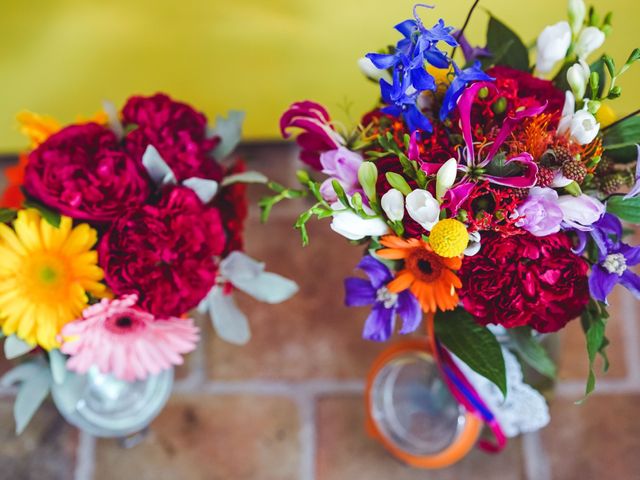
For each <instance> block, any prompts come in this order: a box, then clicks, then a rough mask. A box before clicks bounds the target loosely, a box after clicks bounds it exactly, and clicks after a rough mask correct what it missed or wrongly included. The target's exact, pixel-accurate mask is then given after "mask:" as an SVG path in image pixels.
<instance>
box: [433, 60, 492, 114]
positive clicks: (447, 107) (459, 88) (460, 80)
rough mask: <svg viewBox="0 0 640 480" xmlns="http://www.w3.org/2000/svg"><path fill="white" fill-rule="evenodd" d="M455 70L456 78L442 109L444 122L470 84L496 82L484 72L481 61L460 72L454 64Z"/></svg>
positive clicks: (445, 95) (448, 90) (450, 86)
mask: <svg viewBox="0 0 640 480" xmlns="http://www.w3.org/2000/svg"><path fill="white" fill-rule="evenodd" d="M453 70H454V73H455V76H454V77H453V80H452V81H451V85H449V88H448V89H447V91H446V93H445V94H444V100H443V101H442V107H441V108H440V120H442V121H444V119H445V118H447V117H448V116H449V114H450V113H451V112H452V111H453V109H454V108H456V104H457V102H458V99H459V98H460V95H462V92H463V91H464V89H465V88H466V87H467V85H468V84H469V83H471V82H478V81H483V82H491V81H493V80H494V78H492V77H490V76H489V75H487V74H486V73H485V72H483V71H482V68H481V67H480V62H479V61H476V62H475V63H474V64H473V65H472V66H471V67H469V68H465V69H464V70H460V69H459V68H458V66H457V65H456V64H455V63H454V64H453Z"/></svg>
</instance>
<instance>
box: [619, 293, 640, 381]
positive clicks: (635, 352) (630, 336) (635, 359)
mask: <svg viewBox="0 0 640 480" xmlns="http://www.w3.org/2000/svg"><path fill="white" fill-rule="evenodd" d="M621 310H622V311H623V312H625V313H624V315H623V316H622V330H623V332H624V339H623V342H624V354H625V360H626V363H627V365H626V367H627V378H628V380H629V382H630V383H631V384H633V385H634V386H636V387H638V388H640V350H639V349H638V340H640V332H639V331H638V315H637V313H636V307H635V299H634V298H633V297H632V296H631V295H630V294H629V293H628V292H625V294H624V296H623V297H622V309H621Z"/></svg>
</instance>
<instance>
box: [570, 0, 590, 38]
mask: <svg viewBox="0 0 640 480" xmlns="http://www.w3.org/2000/svg"><path fill="white" fill-rule="evenodd" d="M586 14H587V7H586V5H585V4H584V0H569V22H570V23H571V30H572V31H573V33H574V35H577V34H578V32H579V31H580V29H581V28H582V25H583V24H584V17H585V16H586Z"/></svg>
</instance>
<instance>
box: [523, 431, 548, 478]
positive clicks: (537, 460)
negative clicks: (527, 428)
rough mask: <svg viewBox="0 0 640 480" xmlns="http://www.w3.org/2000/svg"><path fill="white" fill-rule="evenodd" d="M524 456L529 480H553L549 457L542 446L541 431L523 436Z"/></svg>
mask: <svg viewBox="0 0 640 480" xmlns="http://www.w3.org/2000/svg"><path fill="white" fill-rule="evenodd" d="M522 455H523V456H524V470H525V475H526V477H527V479H528V480H551V465H550V464H549V456H548V454H547V451H546V450H545V449H544V446H543V445H542V439H541V438H540V431H537V432H530V433H525V434H524V435H522Z"/></svg>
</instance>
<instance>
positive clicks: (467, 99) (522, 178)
mask: <svg viewBox="0 0 640 480" xmlns="http://www.w3.org/2000/svg"><path fill="white" fill-rule="evenodd" d="M482 88H489V89H495V86H494V85H493V84H491V83H488V82H477V83H474V84H473V85H471V86H470V87H469V88H467V89H466V90H465V91H464V93H463V94H462V95H461V96H460V99H459V100H458V111H459V112H460V128H461V130H462V137H463V138H464V143H465V145H466V148H464V149H462V150H461V156H462V158H461V159H460V160H459V163H458V170H459V171H461V172H463V177H462V179H461V180H460V181H459V182H458V183H457V184H456V185H454V186H453V187H452V188H451V189H449V190H448V191H447V193H446V194H445V196H444V206H445V207H447V208H450V209H451V210H452V211H453V213H454V214H455V213H456V212H457V211H458V209H459V208H460V205H461V203H462V202H463V201H464V200H465V199H466V198H467V197H468V196H469V194H470V193H471V190H472V189H473V186H474V184H475V183H476V182H479V181H480V182H481V181H489V182H491V183H494V184H497V185H503V186H506V187H513V188H530V187H533V186H534V185H535V184H536V174H537V173H538V166H537V164H536V163H535V162H534V160H533V157H532V156H531V155H530V154H529V153H527V152H523V153H520V154H518V155H513V156H511V157H507V158H506V159H505V165H507V164H510V163H515V164H517V165H519V166H520V167H521V168H522V172H521V173H520V174H519V175H515V176H511V177H503V176H498V175H489V174H487V173H486V171H485V168H486V167H487V166H488V165H489V164H490V163H491V161H492V160H493V159H494V158H495V157H496V155H497V154H498V152H499V150H500V147H501V146H502V145H503V144H504V142H505V141H506V140H507V138H508V137H509V135H510V134H511V132H512V131H513V129H514V128H515V127H516V125H517V124H518V123H519V122H520V121H522V119H524V118H526V117H532V116H534V115H538V114H539V113H541V112H542V111H544V110H545V108H547V104H546V103H544V104H543V105H539V106H536V107H530V108H525V109H523V110H517V111H514V112H510V113H509V114H508V115H507V117H506V118H505V120H504V122H503V124H502V128H501V129H500V131H499V132H498V135H497V136H496V138H495V140H494V141H493V143H492V144H490V148H489V150H488V152H487V153H486V155H483V154H482V153H483V151H482V150H483V149H480V150H479V151H478V152H477V154H476V152H475V149H474V143H473V136H472V133H471V108H472V106H473V102H474V100H475V99H476V97H477V95H478V91H480V90H481V89H482ZM440 166H441V165H440V164H431V163H426V162H425V163H423V164H422V169H423V170H424V171H425V172H426V173H427V174H433V173H435V171H437V170H438V168H440Z"/></svg>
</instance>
